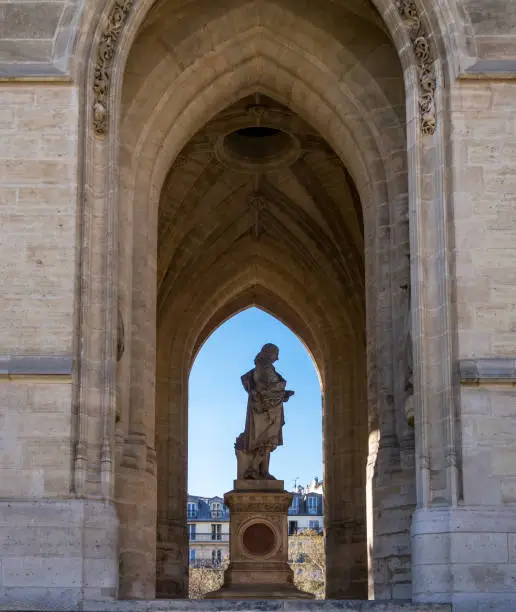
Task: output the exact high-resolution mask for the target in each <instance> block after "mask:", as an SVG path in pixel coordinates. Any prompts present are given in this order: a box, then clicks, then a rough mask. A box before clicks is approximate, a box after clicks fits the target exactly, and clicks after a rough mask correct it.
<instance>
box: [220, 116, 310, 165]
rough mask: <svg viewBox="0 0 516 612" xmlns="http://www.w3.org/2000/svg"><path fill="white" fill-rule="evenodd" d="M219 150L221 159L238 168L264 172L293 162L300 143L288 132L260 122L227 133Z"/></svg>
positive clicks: (221, 140)
mask: <svg viewBox="0 0 516 612" xmlns="http://www.w3.org/2000/svg"><path fill="white" fill-rule="evenodd" d="M217 150H218V155H219V158H220V159H221V161H223V162H224V163H225V164H226V165H229V166H231V167H232V168H234V169H235V170H241V171H243V172H260V171H262V172H263V171H273V170H275V169H279V168H281V167H284V166H285V165H290V164H292V163H293V162H294V161H295V160H296V159H297V157H298V155H299V143H298V141H297V139H296V138H295V137H294V136H292V135H291V134H289V133H288V132H285V131H283V130H280V129H278V128H275V127H269V126H261V125H260V126H249V127H243V128H239V129H237V130H234V131H232V132H229V134H225V135H224V136H222V138H221V139H220V141H219V144H218V147H217Z"/></svg>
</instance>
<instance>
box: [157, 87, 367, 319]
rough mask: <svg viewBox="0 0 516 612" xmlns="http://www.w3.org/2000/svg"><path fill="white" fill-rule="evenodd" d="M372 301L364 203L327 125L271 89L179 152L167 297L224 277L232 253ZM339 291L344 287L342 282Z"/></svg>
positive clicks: (164, 271)
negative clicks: (367, 294) (322, 129)
mask: <svg viewBox="0 0 516 612" xmlns="http://www.w3.org/2000/svg"><path fill="white" fill-rule="evenodd" d="M286 252H287V253H288V254H289V257H288V261H289V262H291V263H290V266H291V269H290V271H292V272H293V273H294V268H296V270H295V273H296V274H297V275H298V277H299V275H301V278H303V277H304V278H306V279H307V282H308V281H309V279H310V278H313V276H314V275H315V276H316V277H317V276H318V277H320V278H325V279H326V280H328V281H330V282H331V281H334V285H335V287H338V288H339V290H341V291H343V293H344V295H346V297H347V298H349V297H354V298H356V299H357V301H358V303H359V304H360V305H361V306H360V309H362V304H363V288H364V236H363V218H362V208H361V204H360V201H359V197H358V194H357V192H356V189H355V185H354V183H353V180H352V178H351V177H350V175H349V173H348V171H347V170H346V168H345V167H344V166H343V165H342V163H341V162H340V160H339V158H338V157H337V156H336V154H335V153H334V152H333V150H332V149H331V148H330V147H329V146H328V144H327V143H326V142H325V141H324V140H323V139H322V138H321V137H320V136H319V135H318V134H317V132H316V131H315V130H314V129H313V128H312V127H311V126H310V125H308V124H307V123H306V122H304V121H303V120H302V119H300V118H299V116H297V115H296V114H294V113H293V112H291V111H290V110H289V109H287V108H286V107H284V106H282V105H281V104H278V103H277V102H275V101H274V100H273V99H271V98H268V97H266V96H264V95H260V94H254V95H251V96H248V97H246V98H244V99H242V100H240V101H239V102H238V103H236V104H234V105H233V106H231V107H230V108H228V109H226V110H225V111H223V112H221V113H220V114H218V115H217V116H215V117H214V118H213V119H212V120H211V121H210V122H209V123H208V124H206V126H205V127H204V128H203V129H202V130H201V131H200V132H198V133H197V134H196V135H195V137H194V138H193V139H192V140H191V141H190V142H189V143H188V144H187V145H186V147H185V148H184V149H183V151H182V152H181V154H180V155H179V156H178V157H177V158H176V160H175V162H174V164H173V166H172V168H171V169H170V172H169V175H168V177H167V179H166V181H165V185H164V188H163V191H162V196H161V203H160V210H159V244H158V286H159V289H160V300H159V301H160V304H161V305H163V303H164V301H165V300H166V298H167V296H168V295H171V294H172V295H177V294H178V293H179V292H180V291H183V290H184V288H185V287H189V286H190V285H191V284H192V283H194V284H195V283H199V282H203V279H205V278H207V277H208V278H209V277H213V276H214V275H215V276H216V275H220V274H221V270H220V261H221V259H222V258H224V257H228V256H229V258H230V259H231V258H233V259H235V260H238V261H239V262H240V264H241V265H242V266H243V267H245V265H246V264H247V263H248V260H249V258H252V257H260V258H261V259H262V260H264V261H272V262H274V261H277V260H279V259H280V258H281V259H282V260H285V257H282V253H286ZM336 293H338V290H337V289H336Z"/></svg>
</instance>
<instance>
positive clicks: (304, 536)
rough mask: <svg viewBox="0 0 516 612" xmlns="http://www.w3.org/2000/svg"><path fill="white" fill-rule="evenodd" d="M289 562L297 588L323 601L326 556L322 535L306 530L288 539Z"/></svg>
mask: <svg viewBox="0 0 516 612" xmlns="http://www.w3.org/2000/svg"><path fill="white" fill-rule="evenodd" d="M288 540H289V546H288V548H289V560H290V561H289V562H290V566H291V567H292V571H293V572H294V582H295V584H296V586H297V587H298V588H300V589H301V590H303V591H307V592H308V593H313V594H314V595H315V597H316V599H324V586H325V580H326V556H325V551H324V536H323V535H322V533H318V532H317V531H313V530H311V529H307V530H305V531H302V532H300V533H299V534H297V535H295V536H290V537H289V539H288Z"/></svg>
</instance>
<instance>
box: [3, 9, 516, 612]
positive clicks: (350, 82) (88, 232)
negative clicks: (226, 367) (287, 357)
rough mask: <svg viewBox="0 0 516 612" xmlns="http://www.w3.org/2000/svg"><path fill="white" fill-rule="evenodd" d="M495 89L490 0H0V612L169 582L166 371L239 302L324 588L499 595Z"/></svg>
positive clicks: (513, 130)
mask: <svg viewBox="0 0 516 612" xmlns="http://www.w3.org/2000/svg"><path fill="white" fill-rule="evenodd" d="M515 108H516V6H515V3H514V2H513V0H438V1H437V0H394V1H393V0H332V1H330V0H305V1H304V2H300V1H299V0H220V1H214V0H190V1H189V2H186V1H185V0H160V1H159V2H155V1H154V0H32V1H31V0H0V312H1V314H2V316H1V317H0V606H6V607H7V608H12V609H22V608H25V609H26V608H29V609H30V608H31V607H33V608H39V609H44V608H47V609H61V610H72V609H79V608H81V607H82V608H83V609H91V610H94V609H103V610H108V609H113V610H115V609H124V606H126V605H127V606H129V607H131V606H133V605H135V604H134V603H133V602H130V603H127V604H125V603H124V602H121V601H117V600H120V599H140V600H143V601H142V602H141V604H140V605H141V606H142V609H153V607H154V606H155V605H157V604H155V603H153V602H152V601H149V600H153V599H154V598H155V597H156V596H158V597H161V598H181V597H184V596H185V593H186V592H187V534H186V517H185V509H186V482H187V479H186V465H187V424H188V393H187V391H188V375H189V371H190V367H191V364H192V362H193V359H194V358H195V355H196V354H197V351H198V350H199V347H200V346H201V345H202V343H203V341H204V340H205V339H206V338H207V337H208V336H209V334H210V333H211V332H212V331H213V330H214V329H215V328H216V327H217V326H218V325H219V324H221V323H222V322H223V321H224V320H226V319H227V318H228V317H230V316H231V315H233V314H235V313H236V312H238V311H239V310H241V309H243V308H246V307H248V306H250V305H258V306H260V307H262V308H264V309H265V310H267V311H269V312H271V313H272V314H274V315H276V316H277V317H278V318H280V319H281V320H282V321H284V322H285V323H286V324H287V325H289V326H290V327H291V328H292V329H293V330H294V332H295V333H297V334H298V335H299V337H300V338H301V339H302V340H303V341H304V343H305V345H306V346H307V348H308V349H309V350H310V352H311V354H312V355H313V358H314V361H315V362H316V364H317V368H318V370H319V373H320V377H321V384H322V390H323V428H324V457H325V470H326V474H325V482H326V484H327V490H326V500H325V503H326V521H327V523H326V525H325V527H326V542H327V549H326V550H327V565H328V573H327V575H328V584H327V595H328V597H329V598H332V599H345V598H349V599H351V598H353V599H357V600H360V599H366V598H367V597H368V595H369V597H371V598H373V597H374V598H376V599H386V600H393V599H396V600H397V599H403V600H405V601H407V602H410V601H411V600H412V601H413V602H414V608H413V609H417V607H416V605H420V608H419V609H421V610H426V609H429V608H428V607H425V606H424V605H423V604H424V603H425V602H436V603H444V604H453V607H454V609H455V610H458V611H459V612H469V611H472V612H481V611H484V610H496V611H509V610H510V611H511V612H513V611H514V609H515V608H516V578H515V576H516V306H515V305H516V119H515ZM249 130H250V131H249ZM257 137H259V138H260V139H261V141H262V144H263V143H267V142H269V143H271V144H269V145H266V144H265V145H263V147H262V148H261V149H259V150H260V151H261V153H260V154H257V153H256V150H258V149H257V148H256V138H257ZM253 138H255V141H254V144H253V141H252V139H253ZM252 151H254V152H255V153H253V155H250V152H252ZM166 605H169V606H170V609H173V608H174V606H175V605H176V604H173V603H172V604H166ZM177 605H185V606H186V605H189V604H177ZM206 605H207V606H208V604H206ZM212 605H213V604H212ZM271 605H273V604H271ZM274 605H276V604H274ZM293 605H295V606H300V605H301V604H299V603H296V604H294V603H292V604H289V603H288V602H284V603H281V602H280V603H278V604H277V608H275V609H297V608H292V607H289V606H293ZM303 605H305V604H303ZM306 605H307V606H310V605H321V606H322V609H324V607H326V608H328V609H329V608H331V607H332V605H333V604H331V603H329V602H328V603H327V604H315V603H314V604H306ZM335 605H337V604H335ZM349 605H351V604H349ZM353 605H355V606H356V607H355V608H346V606H348V604H344V603H343V604H342V606H343V609H364V610H365V609H382V608H381V606H380V605H377V606H376V607H375V606H373V604H368V603H365V602H364V603H361V602H358V601H357V603H356V604H353ZM393 606H398V604H393ZM201 607H202V605H201ZM208 607H209V606H208ZM131 609H134V608H131ZM176 609H177V608H176ZM192 609H195V608H192ZM228 609H229V608H228ZM299 609H301V608H299ZM384 609H386V610H387V609H388V607H386V608H384ZM396 609H398V608H396ZM407 609H409V608H407Z"/></svg>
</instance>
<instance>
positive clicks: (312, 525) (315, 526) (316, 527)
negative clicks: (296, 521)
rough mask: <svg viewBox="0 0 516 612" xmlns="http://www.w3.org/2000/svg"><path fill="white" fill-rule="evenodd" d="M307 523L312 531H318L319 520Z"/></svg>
mask: <svg viewBox="0 0 516 612" xmlns="http://www.w3.org/2000/svg"><path fill="white" fill-rule="evenodd" d="M308 525H309V528H310V529H313V530H314V531H319V529H320V527H319V521H308Z"/></svg>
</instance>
